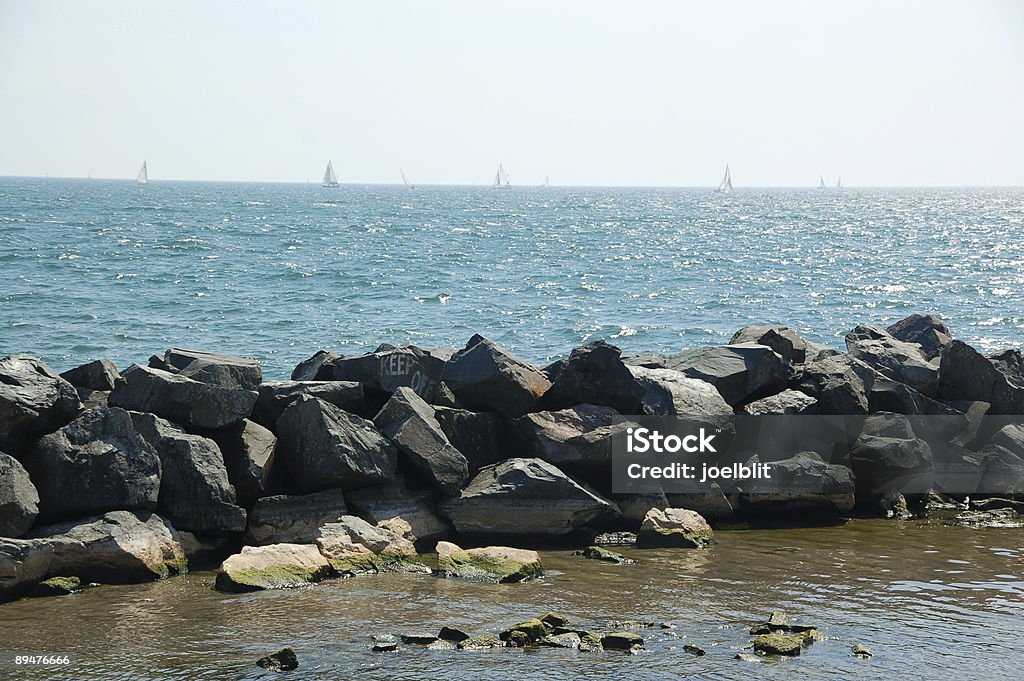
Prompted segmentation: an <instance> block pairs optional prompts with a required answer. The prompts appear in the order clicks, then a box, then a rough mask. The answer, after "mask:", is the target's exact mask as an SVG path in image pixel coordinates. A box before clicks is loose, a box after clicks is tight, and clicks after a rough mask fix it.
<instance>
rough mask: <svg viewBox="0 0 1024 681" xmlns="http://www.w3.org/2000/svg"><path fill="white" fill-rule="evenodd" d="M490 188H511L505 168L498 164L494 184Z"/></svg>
mask: <svg viewBox="0 0 1024 681" xmlns="http://www.w3.org/2000/svg"><path fill="white" fill-rule="evenodd" d="M491 186H493V187H494V188H495V189H508V188H509V187H511V186H512V184H511V183H510V182H509V181H508V173H506V172H505V167H504V166H502V165H501V164H500V163H499V164H498V172H497V173H495V174H494V184H493V185H491Z"/></svg>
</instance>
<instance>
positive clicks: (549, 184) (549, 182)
mask: <svg viewBox="0 0 1024 681" xmlns="http://www.w3.org/2000/svg"><path fill="white" fill-rule="evenodd" d="M544 186H545V187H550V186H551V180H550V179H549V178H548V176H547V175H545V176H544Z"/></svg>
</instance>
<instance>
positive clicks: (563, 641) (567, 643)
mask: <svg viewBox="0 0 1024 681" xmlns="http://www.w3.org/2000/svg"><path fill="white" fill-rule="evenodd" d="M581 641H582V639H580V635H579V634H577V633H576V632H575V631H567V632H565V633H564V634H549V635H548V636H545V637H544V638H542V639H541V640H540V641H538V643H539V644H540V645H542V646H551V647H552V648H569V649H575V648H579V647H580V643H581Z"/></svg>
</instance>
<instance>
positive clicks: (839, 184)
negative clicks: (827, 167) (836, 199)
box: [836, 175, 843, 189]
mask: <svg viewBox="0 0 1024 681" xmlns="http://www.w3.org/2000/svg"><path fill="white" fill-rule="evenodd" d="M842 188H843V176H842V175H840V176H839V179H838V180H836V189H842Z"/></svg>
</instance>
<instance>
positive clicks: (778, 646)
mask: <svg viewBox="0 0 1024 681" xmlns="http://www.w3.org/2000/svg"><path fill="white" fill-rule="evenodd" d="M802 648H803V641H801V640H800V639H799V638H797V637H795V636H784V635H783V634H761V635H760V636H757V637H756V638H755V639H754V650H755V651H756V652H758V653H761V654H762V655H784V656H788V657H794V656H797V655H799V654H800V651H801V649H802Z"/></svg>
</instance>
